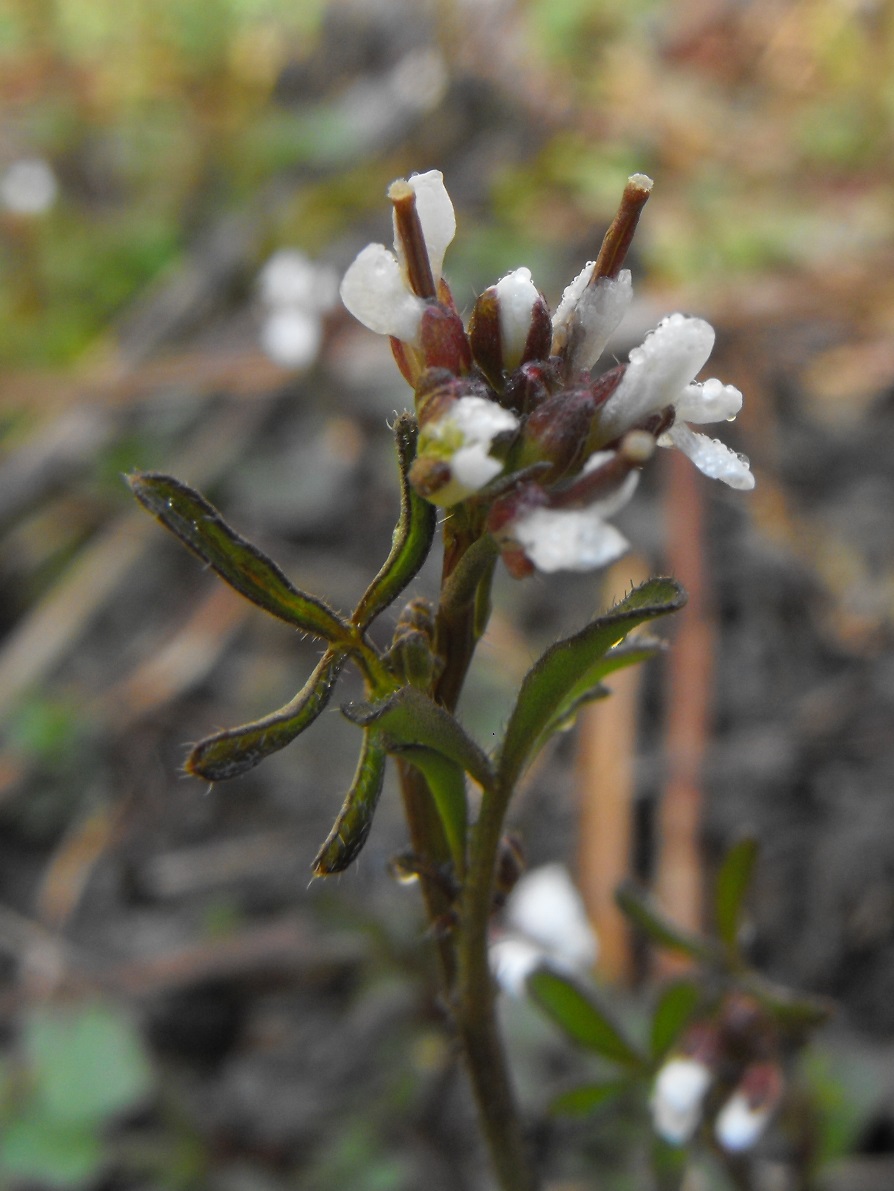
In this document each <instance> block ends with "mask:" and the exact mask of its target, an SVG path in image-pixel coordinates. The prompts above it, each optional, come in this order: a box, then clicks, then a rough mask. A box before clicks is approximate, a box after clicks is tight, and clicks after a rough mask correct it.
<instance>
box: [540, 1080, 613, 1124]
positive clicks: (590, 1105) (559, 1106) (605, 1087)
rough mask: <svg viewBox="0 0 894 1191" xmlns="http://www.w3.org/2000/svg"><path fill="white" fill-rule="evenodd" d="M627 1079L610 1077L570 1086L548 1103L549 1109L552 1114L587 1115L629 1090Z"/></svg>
mask: <svg viewBox="0 0 894 1191" xmlns="http://www.w3.org/2000/svg"><path fill="white" fill-rule="evenodd" d="M630 1087H631V1082H630V1080H629V1079H612V1080H608V1081H606V1082H605V1083H588V1084H582V1085H581V1086H580V1087H579V1088H572V1089H571V1090H570V1091H568V1092H562V1093H561V1094H560V1095H558V1096H556V1097H555V1099H554V1100H552V1102H551V1103H550V1106H549V1111H550V1113H551V1114H552V1115H553V1116H565V1117H588V1116H591V1115H592V1114H593V1113H595V1112H598V1111H599V1109H600V1108H604V1107H605V1105H606V1104H611V1103H612V1101H614V1100H619V1099H620V1098H621V1096H623V1095H624V1093H625V1092H629V1091H630Z"/></svg>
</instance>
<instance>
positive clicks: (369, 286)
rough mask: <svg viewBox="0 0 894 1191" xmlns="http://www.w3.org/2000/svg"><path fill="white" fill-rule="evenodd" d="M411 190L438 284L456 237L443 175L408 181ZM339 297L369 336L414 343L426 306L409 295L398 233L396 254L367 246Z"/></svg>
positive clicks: (434, 173)
mask: <svg viewBox="0 0 894 1191" xmlns="http://www.w3.org/2000/svg"><path fill="white" fill-rule="evenodd" d="M407 185H408V186H410V187H411V189H412V190H413V192H414V194H415V197H416V213H417V214H418V216H419V222H420V224H421V226H422V233H423V236H424V237H425V246H426V250H427V252H428V259H429V264H430V265H431V271H432V275H433V277H434V280H435V284H437V282H438V281H439V280H440V277H441V269H442V267H443V264H444V253H445V252H446V250H447V246H448V245H449V244H450V242H451V240H452V239H453V237H454V235H455V233H456V216H455V215H454V212H453V204H452V203H451V201H450V196H449V195H448V193H447V190H446V188H445V186H444V176H443V174H442V173H441V172H440V170H429V171H428V173H425V174H414V175H413V176H412V177H410V178H408V179H407ZM340 293H341V299H342V301H343V302H344V304H345V306H346V307H347V308H348V310H350V312H351V314H353V315H354V317H355V318H356V319H357V320H358V321H359V322H361V323H363V325H364V326H365V327H368V328H369V329H370V330H371V331H375V332H376V334H378V335H393V336H394V337H395V338H396V339H401V340H403V341H404V342H406V343H415V342H416V340H417V336H418V334H419V324H420V322H421V319H422V315H423V313H424V311H425V307H426V302H425V300H424V299H423V298H420V297H417V295H416V294H414V293H413V291H412V290H411V289H410V286H409V282H408V281H407V272H406V265H405V262H404V259H403V248H402V245H401V243H400V238H399V236H398V235H397V234H396V231H395V237H394V252H390V251H389V250H388V249H387V248H386V247H385V245H384V244H368V245H367V246H366V248H364V249H363V250H362V252H361V253H360V254H359V255H358V256H357V259H356V260H355V261H354V263H353V264H352V265H351V266H350V267H349V268H348V271H347V272H346V273H345V275H344V278H343V279H342V283H341V289H340Z"/></svg>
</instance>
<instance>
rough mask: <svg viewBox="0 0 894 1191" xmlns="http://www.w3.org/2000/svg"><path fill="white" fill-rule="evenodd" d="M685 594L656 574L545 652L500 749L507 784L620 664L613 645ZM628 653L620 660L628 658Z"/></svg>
mask: <svg viewBox="0 0 894 1191" xmlns="http://www.w3.org/2000/svg"><path fill="white" fill-rule="evenodd" d="M685 599H686V597H685V594H684V592H683V589H682V588H681V587H680V585H679V584H678V583H676V582H675V581H674V580H673V579H650V580H648V582H646V583H644V584H643V585H642V586H641V587H637V588H635V589H634V590H633V591H631V592H630V594H629V595H628V596H626V597H625V598H624V599H623V600H621V602H620V603H618V604H616V605H615V607H614V608H612V610H611V611H610V612H607V613H606V614H605V615H604V616H600V617H598V618H597V619H596V620H594V621H593V622H592V623H591V624H589V625H587V627H586V628H584V629H582V630H581V631H580V632H579V633H575V634H574V636H572V637H567V638H566V639H565V640H564V641H559V642H557V643H556V644H555V645H553V646H551V647H550V648H549V649H548V650H547V651H546V652H545V653H544V654H543V656H542V657H541V658H540V659H539V660H538V661H537V662H536V663H535V665H534V666H533V667H532V668H531V670H530V671H529V672H528V673H527V674H526V675H525V679H524V682H523V683H522V688H521V691H520V693H519V696H518V701H517V702H516V705H515V708H514V709H513V711H512V715H511V716H510V719H509V725H508V727H507V729H506V735H505V738H504V741H503V746H502V749H501V753H500V779H501V783H502V784H504V785H505V786H506V787H507V788H509V787H511V786H514V785H515V783H516V781H517V779H518V777H519V775H520V774H521V772H522V770H523V769H524V767H525V765H527V764H528V762H529V761H530V760H532V758H533V757H534V755H535V754H536V753H537V751H538V750H539V749H540V748H541V746H542V745H543V744H545V743H546V741H547V739H548V738H549V735H550V733H551V732H553V731H555V730H556V729H557V727H559V726H561V725H563V724H564V723H566V722H567V719H568V717H569V716H570V715H571V714H573V711H574V708H575V706H577V705H579V704H580V703H581V702H582V701H584V700H585V699H586V698H588V697H589V698H592V697H594V694H595V693H596V692H595V691H594V688H595V687H597V686H598V683H599V680H600V678H601V677H602V676H603V675H605V674H607V673H608V672H609V671H610V670H611V669H612V668H617V667H616V666H612V665H611V664H610V663H609V664H607V663H606V655H607V654H608V653H609V651H610V650H612V649H613V648H614V647H616V646H618V645H619V644H620V642H621V641H623V640H624V638H625V637H626V636H627V634H628V633H629V632H630V631H631V630H632V629H634V628H636V627H637V625H640V624H643V623H644V622H645V621H648V620H654V619H655V618H656V617H658V616H666V615H667V614H668V613H669V612H674V611H676V610H677V609H678V608H681V607H682V606H683V604H684V603H685ZM646 648H651V645H649V646H646ZM623 657H624V655H623V654H622V655H620V657H619V658H616V659H615V660H617V661H619V663H620V664H625V663H624V661H623ZM631 660H636V659H631Z"/></svg>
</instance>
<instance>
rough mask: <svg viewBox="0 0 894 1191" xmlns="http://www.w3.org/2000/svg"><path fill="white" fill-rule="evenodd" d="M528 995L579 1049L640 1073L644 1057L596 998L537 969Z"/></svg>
mask: <svg viewBox="0 0 894 1191" xmlns="http://www.w3.org/2000/svg"><path fill="white" fill-rule="evenodd" d="M527 986H528V992H529V993H530V995H531V997H532V998H533V1000H534V1001H535V1002H536V1004H538V1005H539V1006H540V1008H541V1009H542V1010H543V1011H544V1013H546V1015H547V1016H548V1017H550V1018H551V1019H552V1020H553V1021H554V1022H555V1023H556V1025H557V1026H558V1027H559V1028H560V1029H561V1030H563V1031H564V1032H565V1033H566V1034H567V1035H568V1037H569V1038H571V1039H572V1040H573V1041H574V1042H576V1043H577V1044H578V1045H579V1046H585V1047H586V1048H587V1049H588V1050H593V1051H596V1053H597V1054H600V1055H602V1057H603V1058H606V1059H610V1060H611V1061H612V1062H613V1063H620V1064H621V1065H622V1066H624V1067H631V1068H635V1069H637V1070H639V1069H641V1068H642V1067H643V1066H644V1060H643V1057H642V1055H641V1054H640V1053H639V1052H638V1051H637V1049H636V1047H635V1046H634V1045H633V1044H632V1043H631V1042H629V1041H628V1040H627V1039H626V1038H625V1037H624V1035H623V1033H622V1032H621V1030H620V1028H619V1027H618V1026H616V1025H615V1023H614V1022H613V1021H612V1020H611V1018H610V1017H609V1016H608V1014H607V1013H606V1012H605V1010H604V1009H603V1008H602V1007H601V1006H600V1005H598V1004H597V1003H596V1001H595V1000H594V999H593V996H592V994H588V993H584V992H583V990H582V989H580V988H578V986H577V985H576V984H575V983H574V982H573V981H572V980H570V979H569V978H568V977H567V976H562V975H560V974H559V973H558V972H554V971H553V970H552V969H550V968H546V967H541V968H537V969H536V970H535V971H534V972H532V973H531V975H530V976H529V977H528V980H527Z"/></svg>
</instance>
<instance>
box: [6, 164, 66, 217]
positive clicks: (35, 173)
mask: <svg viewBox="0 0 894 1191" xmlns="http://www.w3.org/2000/svg"><path fill="white" fill-rule="evenodd" d="M58 194H59V183H58V181H57V180H56V175H55V173H54V172H53V167H52V166H51V165H50V163H49V162H48V161H45V160H44V159H43V158H42V157H22V158H21V159H20V160H19V161H14V162H13V163H12V165H10V166H8V167H7V169H6V170H5V171H4V173H3V176H2V178H0V203H2V205H3V206H4V207H6V209H7V211H12V212H13V213H14V214H16V215H43V214H44V213H45V212H46V211H49V209H50V207H52V205H53V204H54V203H55V201H56V198H57V196H58Z"/></svg>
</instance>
